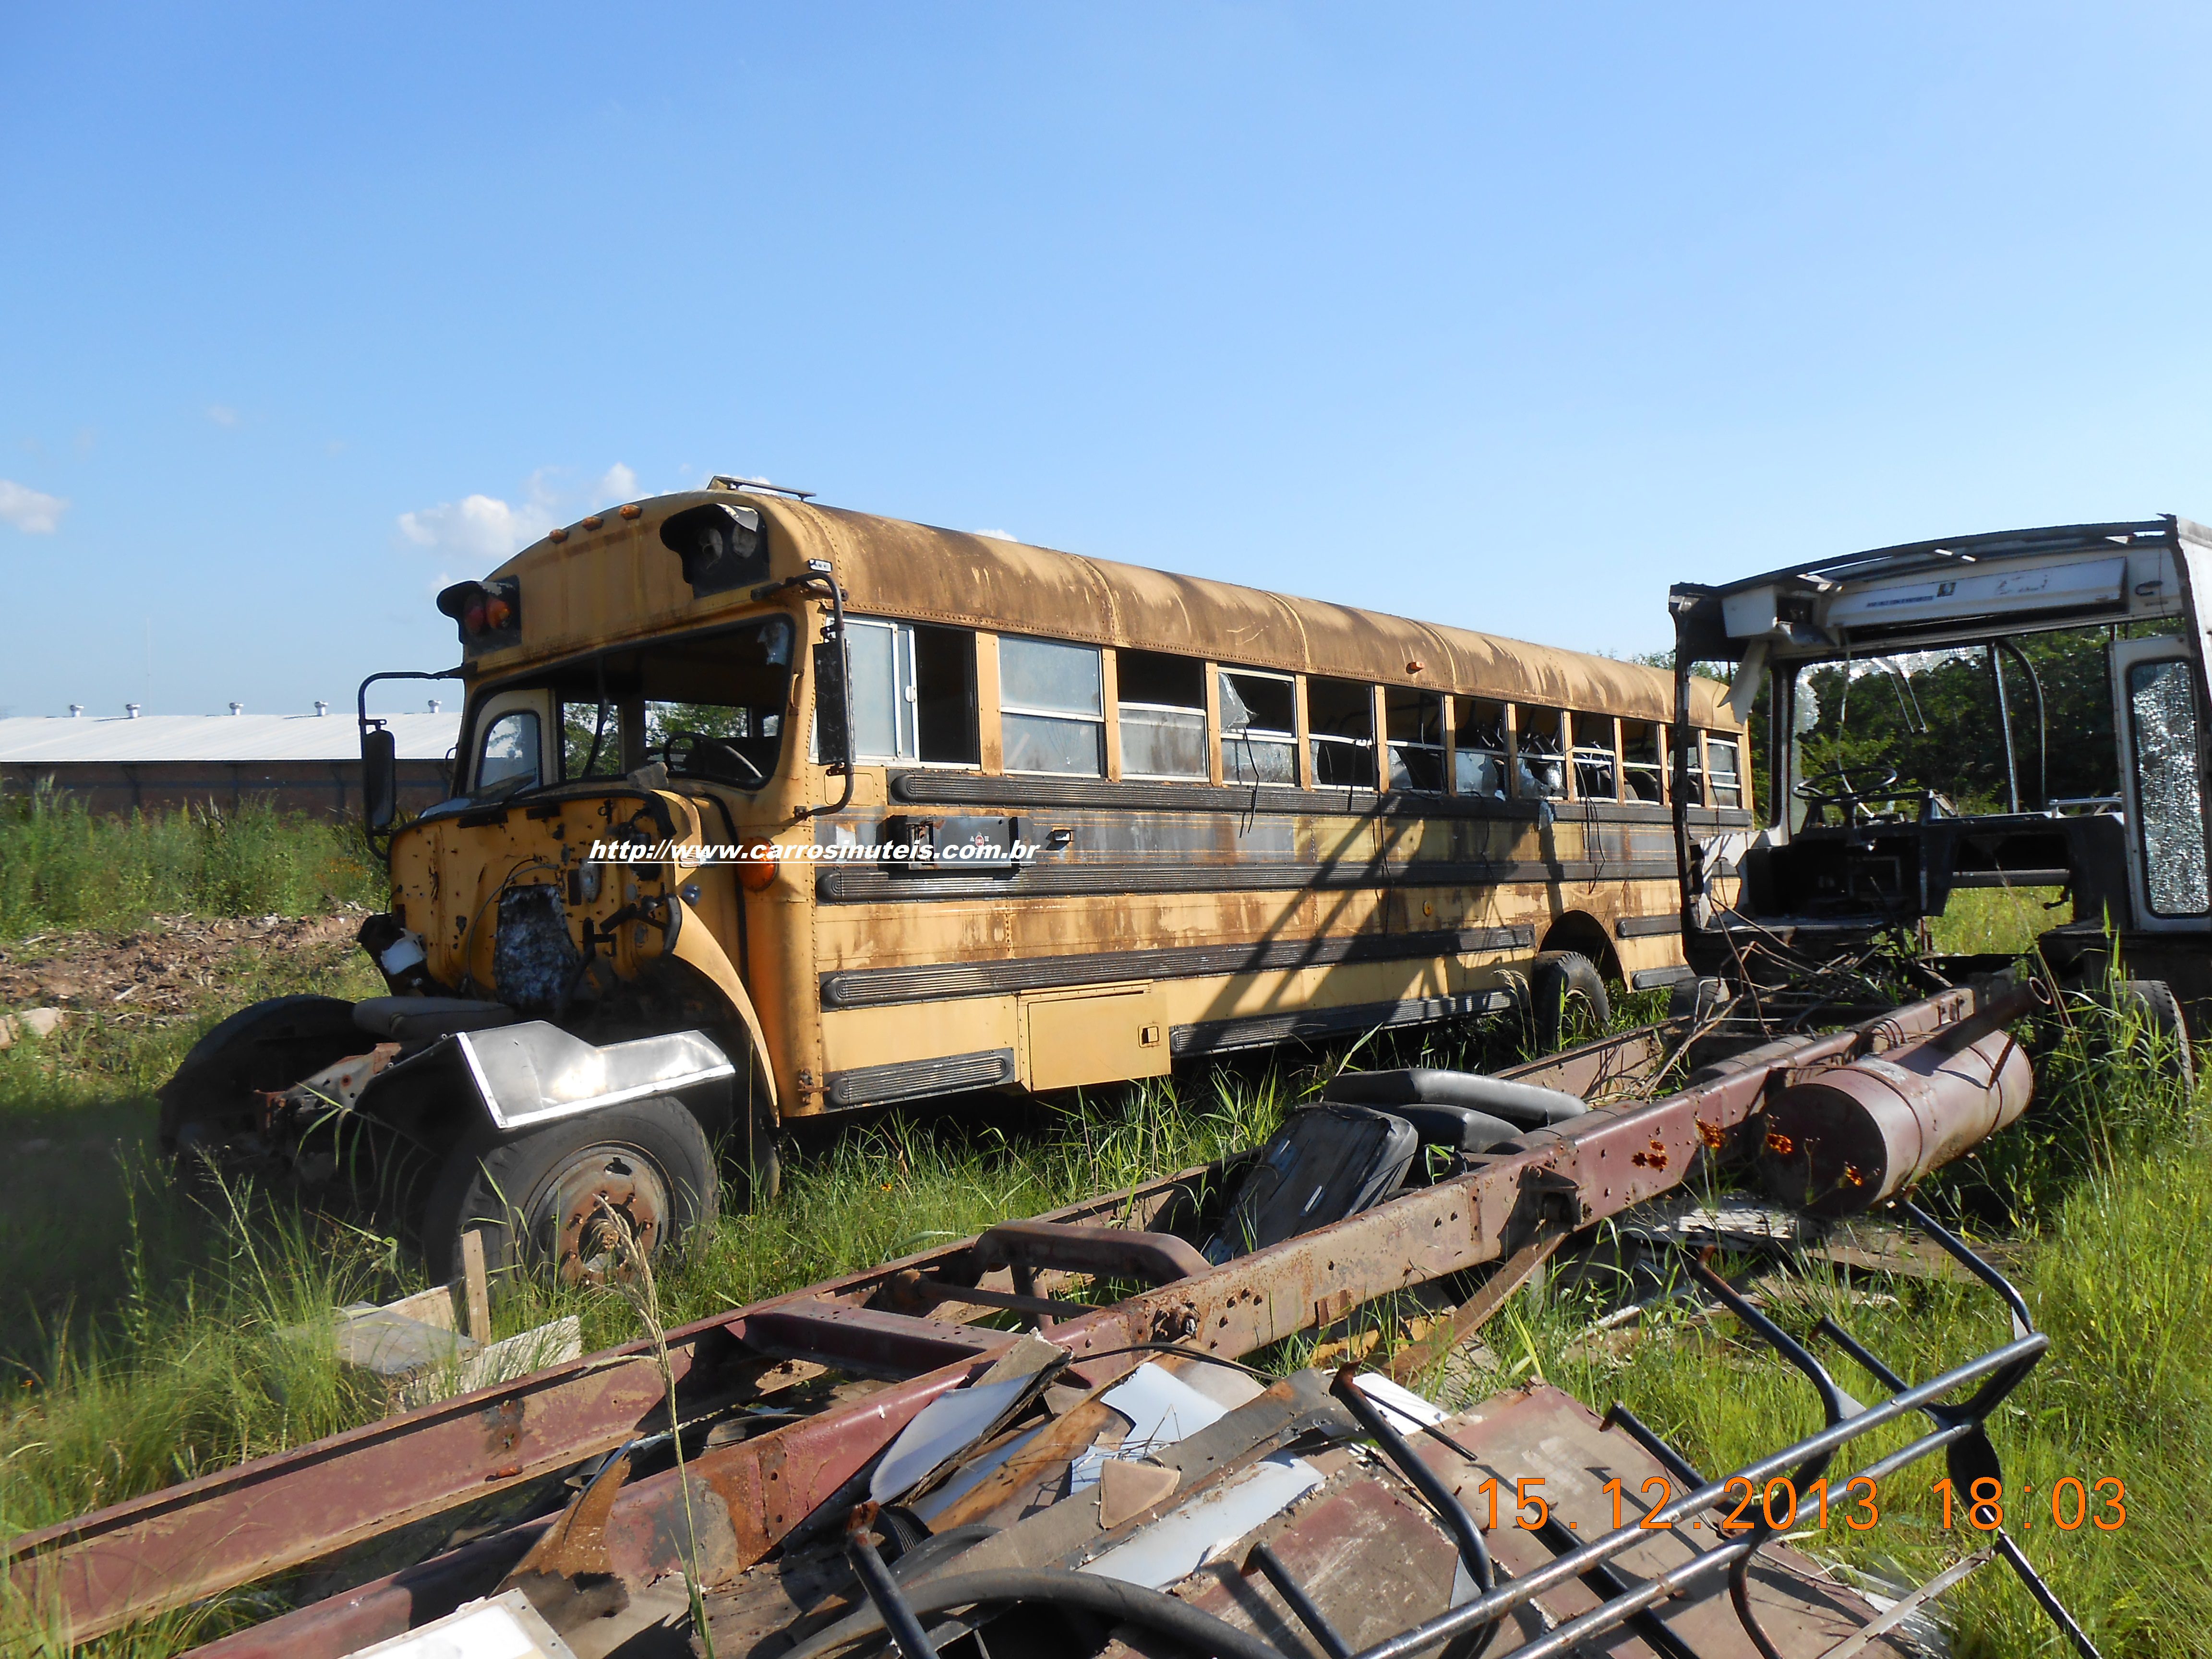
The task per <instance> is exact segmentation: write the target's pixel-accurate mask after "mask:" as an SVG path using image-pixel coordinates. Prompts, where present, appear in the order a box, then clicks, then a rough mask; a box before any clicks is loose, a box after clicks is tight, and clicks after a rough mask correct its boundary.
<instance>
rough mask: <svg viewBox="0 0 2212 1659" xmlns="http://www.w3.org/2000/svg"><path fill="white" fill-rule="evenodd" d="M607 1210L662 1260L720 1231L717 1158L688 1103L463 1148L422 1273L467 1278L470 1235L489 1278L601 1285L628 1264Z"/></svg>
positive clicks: (638, 1104) (440, 1203)
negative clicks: (464, 1240) (464, 1239)
mask: <svg viewBox="0 0 2212 1659" xmlns="http://www.w3.org/2000/svg"><path fill="white" fill-rule="evenodd" d="M602 1200H604V1207H603V1205H602ZM607 1208H611V1209H612V1210H613V1211H614V1212H616V1214H617V1215H618V1216H619V1217H621V1218H623V1221H624V1222H626V1223H627V1224H628V1225H629V1226H630V1227H632V1228H634V1229H635V1232H636V1235H637V1237H638V1240H639V1242H640V1243H641V1244H642V1245H643V1247H644V1250H645V1255H646V1256H647V1260H648V1261H653V1262H656V1263H660V1262H665V1261H668V1260H669V1259H670V1258H671V1256H673V1255H676V1254H678V1253H679V1252H681V1251H683V1250H685V1249H690V1247H691V1246H692V1245H693V1244H695V1243H696V1242H697V1241H698V1240H699V1239H700V1238H702V1237H704V1236H705V1235H706V1234H707V1233H708V1232H709V1231H712V1230H713V1227H714V1223H715V1221H716V1219H717V1218H719V1217H720V1214H721V1208H722V1191H721V1183H720V1180H719V1179H718V1177H717V1172H716V1169H715V1162H714V1152H713V1149H712V1148H711V1147H709V1146H708V1144H707V1134H706V1131H705V1130H703V1129H702V1128H701V1127H700V1125H699V1120H698V1119H697V1118H696V1117H695V1116H694V1115H692V1114H691V1111H690V1109H689V1108H688V1107H686V1106H685V1105H684V1103H682V1102H681V1101H678V1100H672V1099H670V1098H668V1097H665V1096H654V1097H651V1098H648V1099H645V1100H640V1101H633V1102H630V1103H628V1104H625V1105H621V1106H610V1107H607V1108H605V1109H603V1110H600V1111H596V1112H586V1113H584V1114H582V1115H579V1116H576V1117H572V1118H562V1119H560V1120H557V1121H555V1122H552V1123H549V1124H547V1125H546V1126H545V1127H544V1128H542V1129H538V1130H533V1131H532V1132H531V1133H528V1134H524V1135H518V1136H515V1137H513V1138H512V1139H503V1138H501V1137H498V1136H496V1135H495V1134H492V1133H488V1132H487V1133H479V1134H477V1135H476V1136H473V1137H471V1138H470V1139H466V1140H464V1141H463V1142H462V1143H461V1144H460V1145H459V1146H458V1147H456V1148H455V1149H454V1151H453V1153H452V1154H451V1155H450V1156H449V1157H448V1158H447V1162H446V1164H445V1167H444V1168H443V1170H441V1172H440V1174H439V1176H438V1179H437V1182H436V1184H435V1186H434V1187H433V1188H431V1192H430V1199H429V1202H428V1206H426V1207H425V1211H424V1214H423V1222H422V1257H423V1265H424V1266H425V1267H426V1268H427V1269H428V1273H429V1275H430V1278H431V1279H432V1280H434V1281H445V1282H451V1281H452V1280H453V1279H458V1278H459V1277H460V1274H461V1236H462V1235H463V1234H464V1233H465V1232H468V1231H471V1230H474V1231H479V1232H481V1233H482V1234H483V1251H484V1267H485V1270H486V1271H487V1272H489V1273H503V1272H504V1273H512V1272H515V1271H518V1270H527V1271H542V1270H547V1269H550V1271H551V1273H553V1275H554V1276H555V1277H556V1279H559V1280H560V1281H561V1282H562V1283H563V1284H578V1283H591V1284H604V1283H606V1282H608V1281H609V1280H610V1279H613V1278H616V1277H617V1276H619V1273H620V1272H621V1270H622V1269H623V1265H624V1264H623V1252H622V1249H621V1246H620V1242H619V1232H620V1230H619V1229H618V1228H617V1227H616V1226H615V1225H613V1224H612V1223H611V1221H610V1220H609V1218H608V1216H607V1214H606V1210H607Z"/></svg>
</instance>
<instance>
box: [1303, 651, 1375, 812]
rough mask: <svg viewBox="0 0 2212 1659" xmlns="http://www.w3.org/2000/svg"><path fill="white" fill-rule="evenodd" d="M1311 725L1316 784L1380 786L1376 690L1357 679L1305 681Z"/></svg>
mask: <svg viewBox="0 0 2212 1659" xmlns="http://www.w3.org/2000/svg"><path fill="white" fill-rule="evenodd" d="M1306 726H1307V730H1308V732H1310V734H1311V737H1312V739H1313V769H1314V787H1316V788H1317V789H1372V788H1373V787H1375V693H1374V691H1373V690H1372V689H1371V688H1370V687H1368V686H1364V685H1362V684H1359V683H1358V681H1357V680H1322V679H1312V678H1309V679H1308V680H1307V681H1306Z"/></svg>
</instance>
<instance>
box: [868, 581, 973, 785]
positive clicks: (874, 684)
mask: <svg viewBox="0 0 2212 1659" xmlns="http://www.w3.org/2000/svg"><path fill="white" fill-rule="evenodd" d="M845 629H846V632H845V640H846V651H847V654H848V658H849V659H850V660H851V662H852V665H853V675H852V678H853V686H852V697H853V757H854V759H855V760H860V761H872V762H875V763H878V764H882V763H886V762H890V763H896V762H899V761H919V762H921V763H923V764H924V765H948V766H973V765H975V763H976V760H977V757H978V756H979V755H980V754H981V750H980V748H979V747H978V744H977V740H976V732H975V635H973V634H970V633H969V632H968V631H967V630H966V629H959V628H929V627H922V626H917V625H915V624H914V623H890V622H875V621H872V620H869V619H866V618H863V617H847V618H846V621H845Z"/></svg>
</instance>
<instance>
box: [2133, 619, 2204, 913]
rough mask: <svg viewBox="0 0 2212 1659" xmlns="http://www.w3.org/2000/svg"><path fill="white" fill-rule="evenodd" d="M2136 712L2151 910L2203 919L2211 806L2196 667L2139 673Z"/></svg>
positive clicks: (2146, 665) (2160, 666)
mask: <svg viewBox="0 0 2212 1659" xmlns="http://www.w3.org/2000/svg"><path fill="white" fill-rule="evenodd" d="M2128 709H2129V716H2130V719H2129V724H2130V725H2131V726H2133V727H2134V728H2135V751H2136V755H2135V758H2136V803H2137V805H2138V806H2139V807H2140V808H2141V810H2142V848H2143V884H2144V886H2145V887H2146V888H2147V889H2148V894H2147V896H2148V898H2149V900H2150V908H2151V909H2152V910H2153V912H2154V913H2155V914H2156V915H2161V916H2201V915H2203V914H2204V911H2205V908H2206V891H2205V878H2204V801H2203V796H2202V795H2201V794H2199V793H2198V792H2197V700H2196V696H2195V695H2194V693H2193V692H2192V691H2191V688H2190V684H2189V667H2188V665H2187V664H2186V663H2185V662H2183V661H2181V660H2180V659H2179V658H2168V659H2166V661H2164V662H2139V663H2136V664H2135V665H2132V666H2131V667H2130V668H2129V670H2128Z"/></svg>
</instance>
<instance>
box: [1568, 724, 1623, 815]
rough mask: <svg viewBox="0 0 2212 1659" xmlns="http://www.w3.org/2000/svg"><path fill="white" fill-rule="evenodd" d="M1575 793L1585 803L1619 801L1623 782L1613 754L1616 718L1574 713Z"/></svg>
mask: <svg viewBox="0 0 2212 1659" xmlns="http://www.w3.org/2000/svg"><path fill="white" fill-rule="evenodd" d="M1568 718H1569V719H1570V720H1572V721H1573V722H1574V726H1573V730H1574V735H1575V793H1577V795H1579V796H1581V797H1582V798H1583V799H1584V800H1618V799H1620V780H1619V777H1618V775H1617V768H1616V765H1615V760H1614V756H1613V716H1612V715H1610V714H1573V715H1570V716H1569V717H1568Z"/></svg>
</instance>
